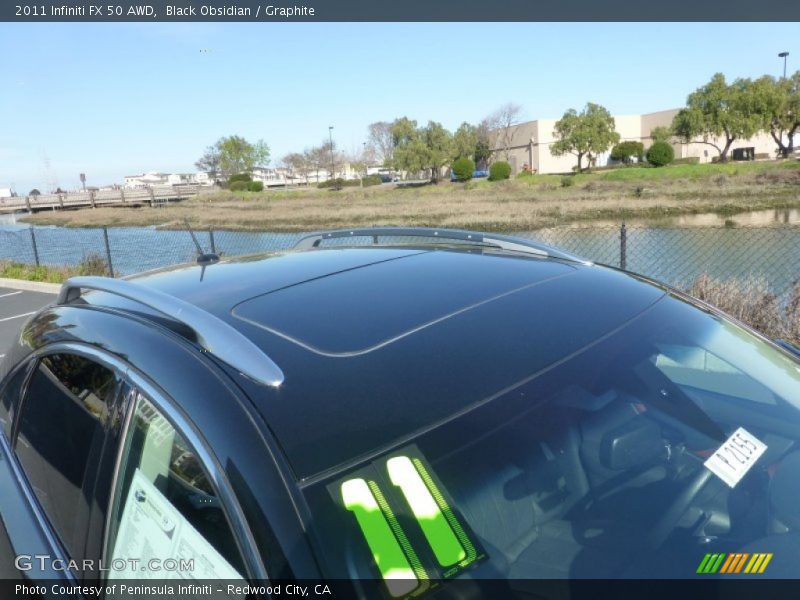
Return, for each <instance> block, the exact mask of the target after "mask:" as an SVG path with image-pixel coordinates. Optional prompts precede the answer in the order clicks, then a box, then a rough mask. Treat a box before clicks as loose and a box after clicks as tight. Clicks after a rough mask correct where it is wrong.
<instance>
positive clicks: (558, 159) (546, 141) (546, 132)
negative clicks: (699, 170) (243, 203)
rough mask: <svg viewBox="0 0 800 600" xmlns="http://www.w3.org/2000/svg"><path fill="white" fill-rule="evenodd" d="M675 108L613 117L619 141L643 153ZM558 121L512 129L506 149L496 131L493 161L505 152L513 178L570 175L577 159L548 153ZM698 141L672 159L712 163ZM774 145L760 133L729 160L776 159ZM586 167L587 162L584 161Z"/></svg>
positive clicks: (599, 161) (603, 160)
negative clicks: (527, 171) (639, 146)
mask: <svg viewBox="0 0 800 600" xmlns="http://www.w3.org/2000/svg"><path fill="white" fill-rule="evenodd" d="M678 110H679V109H677V108H675V109H671V110H662V111H659V112H653V113H647V114H643V115H620V116H615V117H614V123H615V124H616V130H617V133H619V136H620V141H622V142H624V141H635V142H642V143H643V144H644V146H645V149H646V148H648V147H650V145H651V144H652V139H651V137H650V132H651V131H652V130H653V129H655V128H656V127H669V126H670V125H671V124H672V119H673V117H674V116H675V115H676V114H677V113H678ZM556 121H558V119H539V120H536V121H528V122H527V123H520V124H519V125H515V126H513V127H512V128H511V130H510V132H509V133H510V135H509V136H508V137H509V139H508V143H507V145H508V148H507V150H506V142H505V140H504V132H502V131H499V132H498V135H497V140H496V142H495V146H496V147H495V148H494V150H493V156H492V159H493V160H503V159H504V158H505V154H506V152H507V153H508V162H509V163H511V169H512V172H513V173H514V174H517V173H519V172H520V171H522V169H523V168H524V166H525V165H528V166H530V167H531V168H532V169H533V170H534V171H535V172H537V173H571V172H572V170H573V167H575V166H576V165H577V164H578V159H577V157H576V156H575V155H573V154H565V155H564V156H553V155H552V154H551V153H550V146H551V145H552V144H553V142H555V141H556V140H555V136H554V135H553V130H554V128H555V124H556ZM708 141H710V142H713V143H715V144H716V145H717V146H719V147H721V148H722V147H724V146H725V142H724V140H718V139H717V140H715V139H711V140H708ZM702 142H703V140H702V139H700V138H698V139H697V140H696V141H692V142H690V143H688V144H684V143H681V142H678V141H675V142H674V143H673V144H672V147H673V149H674V150H675V158H676V159H678V158H690V157H697V158H698V159H699V161H700V162H711V161H712V159H713V157H715V156H718V155H719V152H718V151H717V149H716V148H714V147H713V146H710V145H708V144H705V143H702ZM776 149H777V144H776V143H775V140H773V139H772V137H771V136H770V135H769V133H766V132H762V133H760V134H758V135H756V136H754V137H752V138H750V139H747V140H736V141H734V142H733V145H732V146H731V148H730V150H729V154H728V156H729V157H730V158H734V159H735V158H737V157H739V155H740V154H745V155H746V156H754V157H756V158H775V156H776ZM610 153H611V152H610V149H609V151H607V152H604V153H603V154H600V155H599V156H597V157H596V160H595V163H594V164H595V166H597V167H603V166H606V165H609V164H613V163H614V161H613V160H612V159H611V157H610ZM583 165H584V167H585V166H586V158H585V157H584V159H583Z"/></svg>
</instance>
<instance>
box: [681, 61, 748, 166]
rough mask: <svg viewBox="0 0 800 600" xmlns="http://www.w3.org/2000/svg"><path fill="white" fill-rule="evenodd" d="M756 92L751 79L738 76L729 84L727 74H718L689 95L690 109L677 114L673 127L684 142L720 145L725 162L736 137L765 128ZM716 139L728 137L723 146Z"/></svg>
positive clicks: (687, 107)
mask: <svg viewBox="0 0 800 600" xmlns="http://www.w3.org/2000/svg"><path fill="white" fill-rule="evenodd" d="M752 94H753V87H752V82H751V81H750V80H749V79H737V80H736V81H734V82H733V83H732V84H730V85H728V83H726V81H725V76H724V75H723V74H722V73H717V74H716V75H714V76H713V77H712V78H711V81H709V82H708V83H707V84H706V85H704V86H702V87H700V88H698V89H697V90H695V91H694V92H692V93H691V94H689V97H688V98H687V100H686V108H684V109H681V110H680V111H679V112H678V114H677V115H675V119H674V120H673V122H672V129H673V131H675V133H676V134H677V135H678V136H679V137H680V138H681V139H682V140H683V141H684V143H701V144H706V145H709V146H712V147H714V148H716V150H717V152H719V159H720V161H721V162H725V161H727V160H728V151H729V150H730V147H731V144H733V142H734V141H735V140H737V139H742V138H749V137H752V136H754V135H755V134H756V133H757V132H758V131H760V130H761V129H762V127H763V115H762V114H760V112H759V110H758V108H757V106H756V103H755V102H753V98H752ZM698 137H700V138H701V140H697V139H696V138H698ZM716 138H720V139H722V140H724V142H723V143H722V145H721V146H720V145H719V144H718V143H717V141H716Z"/></svg>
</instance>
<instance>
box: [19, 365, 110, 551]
mask: <svg viewBox="0 0 800 600" xmlns="http://www.w3.org/2000/svg"><path fill="white" fill-rule="evenodd" d="M118 383H119V379H118V378H117V376H116V375H115V373H114V372H113V371H111V370H109V369H107V368H105V367H103V366H101V365H99V364H97V363H95V362H94V361H92V360H89V359H87V358H84V357H83V356H78V355H76V354H66V353H65V354H53V355H49V356H46V357H44V358H42V359H41V360H40V361H39V363H38V365H37V366H36V369H35V371H34V372H33V374H32V375H31V380H30V384H29V385H28V389H27V392H26V393H25V398H24V401H23V403H22V406H21V410H20V414H19V418H18V422H19V426H18V434H17V440H16V444H15V452H16V455H17V458H18V459H19V462H20V465H21V466H22V470H23V471H24V473H25V475H26V476H27V479H28V481H29V483H30V485H31V487H32V488H33V491H34V493H35V495H36V497H37V498H38V500H39V502H40V504H41V506H42V509H43V510H44V513H45V515H46V516H47V518H48V519H49V521H50V523H51V525H52V526H53V528H54V530H55V532H56V533H57V534H58V536H59V538H60V540H61V542H62V544H63V545H64V547H65V549H66V550H67V552H68V554H69V555H70V557H73V558H77V557H81V556H82V553H83V544H84V541H85V535H86V531H87V522H88V516H89V508H90V507H89V506H88V502H87V501H86V497H88V494H86V493H84V492H85V490H86V488H87V487H88V486H89V485H91V484H92V483H93V481H94V479H93V477H94V473H95V469H96V467H97V464H98V462H99V460H100V455H101V450H102V446H103V442H104V440H105V431H106V428H107V426H108V425H109V419H110V415H111V404H112V400H113V399H114V397H115V395H116V392H117V389H118Z"/></svg>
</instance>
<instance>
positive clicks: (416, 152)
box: [392, 117, 453, 182]
mask: <svg viewBox="0 0 800 600" xmlns="http://www.w3.org/2000/svg"><path fill="white" fill-rule="evenodd" d="M392 140H393V142H394V145H395V146H394V151H393V155H392V165H393V166H394V167H395V168H396V169H400V170H403V171H407V172H410V173H417V172H419V171H423V170H427V169H430V171H431V181H434V182H436V181H437V180H438V177H439V169H440V168H441V167H443V166H444V165H446V164H448V163H449V162H450V159H451V158H452V151H453V150H452V148H453V136H452V135H451V134H450V132H449V131H447V129H445V128H444V127H442V125H441V124H440V123H436V122H434V121H430V122H429V123H428V125H427V126H426V127H417V122H416V121H413V120H411V119H408V118H406V117H403V118H401V119H397V120H396V121H395V122H394V123H393V124H392Z"/></svg>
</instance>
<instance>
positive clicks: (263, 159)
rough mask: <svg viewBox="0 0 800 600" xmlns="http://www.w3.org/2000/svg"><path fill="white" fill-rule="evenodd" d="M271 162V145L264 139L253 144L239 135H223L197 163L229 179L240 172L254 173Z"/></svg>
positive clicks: (205, 169)
mask: <svg viewBox="0 0 800 600" xmlns="http://www.w3.org/2000/svg"><path fill="white" fill-rule="evenodd" d="M268 164H269V147H268V146H267V144H266V143H264V141H263V140H259V141H258V142H256V143H254V144H251V143H250V142H248V141H247V140H246V139H244V138H243V137H241V136H238V135H231V136H228V137H222V138H220V139H219V140H217V143H216V144H214V145H213V146H209V147H208V148H207V149H206V151H205V154H203V156H202V157H200V159H199V160H198V161H197V162H196V163H195V166H197V168H198V169H200V170H202V171H206V172H208V173H209V174H213V176H214V177H215V178H216V175H217V173H219V174H221V175H222V177H224V178H225V179H227V178H228V177H230V176H231V175H236V174H238V173H252V171H253V169H254V168H256V167H265V166H267V165H268Z"/></svg>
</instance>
